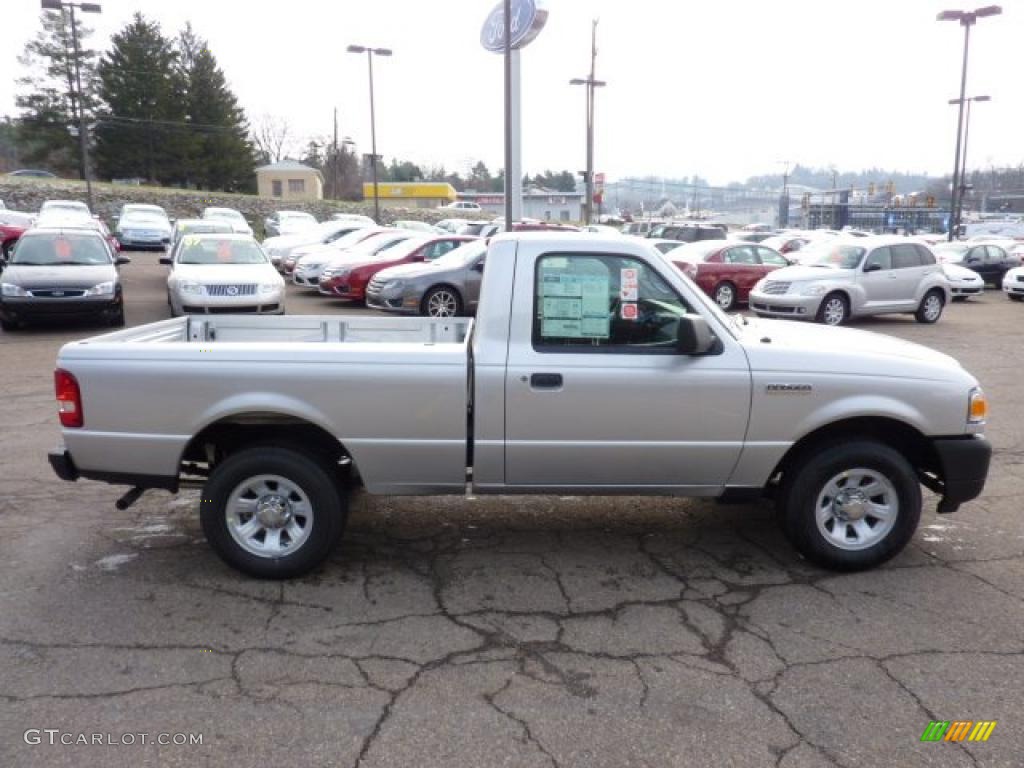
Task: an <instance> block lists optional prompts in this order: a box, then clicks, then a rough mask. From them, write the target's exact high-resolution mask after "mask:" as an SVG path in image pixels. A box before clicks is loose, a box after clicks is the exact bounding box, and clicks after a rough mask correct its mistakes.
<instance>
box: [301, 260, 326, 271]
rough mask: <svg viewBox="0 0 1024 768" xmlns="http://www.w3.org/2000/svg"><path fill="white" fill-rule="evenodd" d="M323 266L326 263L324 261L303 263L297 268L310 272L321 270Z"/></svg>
mask: <svg viewBox="0 0 1024 768" xmlns="http://www.w3.org/2000/svg"><path fill="white" fill-rule="evenodd" d="M323 265H324V263H323V262H322V261H303V262H301V263H300V264H298V265H297V266H298V267H299V268H300V269H305V270H310V269H320V267H322V266H323Z"/></svg>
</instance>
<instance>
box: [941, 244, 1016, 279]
mask: <svg viewBox="0 0 1024 768" xmlns="http://www.w3.org/2000/svg"><path fill="white" fill-rule="evenodd" d="M935 255H936V257H937V258H938V259H939V261H940V262H942V263H943V264H957V265H959V266H961V267H966V268H967V269H970V270H973V271H974V272H977V273H978V274H979V275H980V276H981V279H982V280H984V281H985V282H986V283H989V284H991V285H994V286H999V285H1000V284H1001V283H1002V281H1003V276H1004V275H1005V274H1006V272H1007V271H1008V270H1009V269H1011V268H1013V267H1014V266H1016V264H1017V263H1019V262H1016V261H1015V257H1013V256H1010V254H1008V253H1007V252H1006V250H1005V249H1004V248H1003V245H1001V244H1000V245H997V244H995V243H991V242H989V243H974V242H972V243H961V242H953V243H942V244H941V245H936V246H935Z"/></svg>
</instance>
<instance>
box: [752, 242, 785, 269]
mask: <svg viewBox="0 0 1024 768" xmlns="http://www.w3.org/2000/svg"><path fill="white" fill-rule="evenodd" d="M757 255H758V257H759V258H760V259H761V263H762V264H769V265H771V266H773V267H785V266H788V265H789V262H788V261H786V258H785V257H784V256H783V255H782V254H781V253H776V252H775V251H773V250H772V249H771V248H762V247H758V249H757Z"/></svg>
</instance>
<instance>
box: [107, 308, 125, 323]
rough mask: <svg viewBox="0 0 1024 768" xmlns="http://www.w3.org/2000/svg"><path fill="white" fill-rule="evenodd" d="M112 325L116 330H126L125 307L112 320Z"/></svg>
mask: <svg viewBox="0 0 1024 768" xmlns="http://www.w3.org/2000/svg"><path fill="white" fill-rule="evenodd" d="M110 325H111V326H113V327H114V328H124V307H121V308H120V309H118V310H117V314H116V315H114V316H113V317H112V318H110Z"/></svg>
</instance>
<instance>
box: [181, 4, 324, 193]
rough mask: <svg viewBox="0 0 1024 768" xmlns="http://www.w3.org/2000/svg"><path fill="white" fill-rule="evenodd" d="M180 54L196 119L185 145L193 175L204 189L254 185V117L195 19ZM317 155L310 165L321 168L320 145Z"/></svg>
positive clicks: (190, 115)
mask: <svg viewBox="0 0 1024 768" xmlns="http://www.w3.org/2000/svg"><path fill="white" fill-rule="evenodd" d="M178 57H179V73H180V77H181V80H182V82H183V83H184V89H185V107H186V116H185V120H186V122H187V123H189V124H190V128H189V129H187V130H186V131H185V132H184V133H185V142H184V145H183V147H182V152H183V157H182V162H183V165H184V167H185V168H186V169H187V177H188V180H189V181H190V182H191V183H192V184H195V185H198V186H199V187H201V188H203V189H216V190H226V191H241V190H248V189H251V188H252V187H253V186H254V184H255V175H254V173H255V165H256V161H255V150H254V148H253V145H252V143H251V142H250V140H249V122H248V120H247V119H246V117H245V112H244V110H243V109H242V108H241V107H240V106H238V99H237V98H236V97H235V94H234V93H232V92H231V89H230V88H228V85H227V79H226V78H225V77H224V72H223V71H222V70H221V68H220V67H219V66H218V65H217V60H216V58H215V57H214V55H213V53H211V52H210V48H209V45H208V44H207V42H206V41H205V40H203V39H202V38H200V37H198V36H197V35H196V34H195V32H193V31H192V25H191V24H186V26H185V29H184V30H183V31H182V33H181V35H180V36H179V37H178ZM315 157H316V159H315V161H314V162H311V163H310V165H314V166H315V167H318V168H319V167H320V165H321V164H322V158H321V156H320V154H319V147H317V148H316V155H315Z"/></svg>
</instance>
